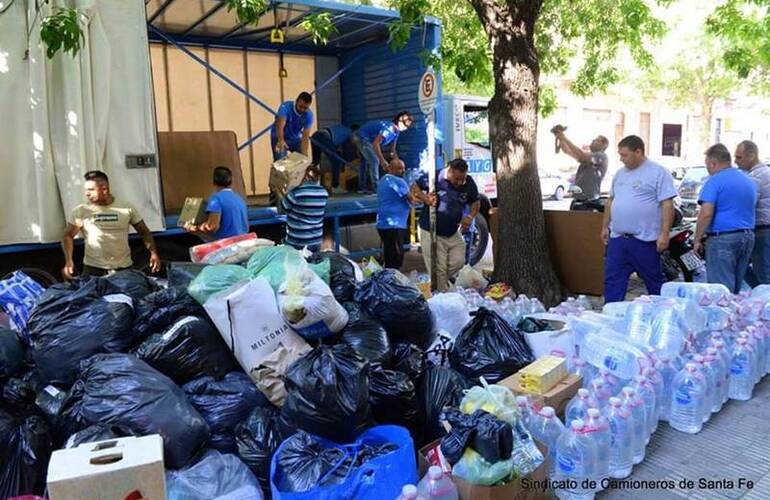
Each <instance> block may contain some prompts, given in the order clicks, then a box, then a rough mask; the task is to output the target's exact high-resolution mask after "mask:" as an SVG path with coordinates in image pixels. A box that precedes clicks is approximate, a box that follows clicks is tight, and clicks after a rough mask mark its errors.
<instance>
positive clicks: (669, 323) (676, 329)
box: [647, 299, 685, 356]
mask: <svg viewBox="0 0 770 500" xmlns="http://www.w3.org/2000/svg"><path fill="white" fill-rule="evenodd" d="M676 306H677V303H676V301H675V300H674V299H670V302H669V301H665V302H663V303H661V304H658V307H661V308H662V309H661V310H659V312H658V313H657V314H656V315H655V317H654V319H653V321H652V334H651V335H650V338H649V341H648V342H647V343H648V344H649V345H650V346H652V347H654V348H655V349H657V350H658V351H659V352H660V353H665V354H667V355H669V356H676V355H677V354H679V352H680V351H681V350H682V346H683V345H684V340H685V335H684V332H682V329H681V328H680V326H679V322H678V320H679V313H678V311H677V309H675V308H676Z"/></svg>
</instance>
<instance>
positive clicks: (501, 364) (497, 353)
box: [449, 307, 535, 384]
mask: <svg viewBox="0 0 770 500" xmlns="http://www.w3.org/2000/svg"><path fill="white" fill-rule="evenodd" d="M471 316H473V319H472V320H471V322H470V323H468V324H467V325H466V326H465V328H463V330H462V331H461V332H460V335H458V336H457V340H455V345H454V348H453V349H452V352H450V353H449V364H450V365H451V366H452V368H454V369H455V370H457V371H458V372H460V373H462V374H463V375H465V376H466V377H468V378H471V379H474V380H478V379H479V377H484V378H485V379H486V381H487V382H488V383H490V384H496V383H497V382H499V381H500V380H502V379H504V378H506V377H508V376H510V375H513V374H514V373H516V372H517V371H519V370H520V369H522V368H524V367H525V366H527V365H528V364H530V363H532V362H533V361H535V357H534V356H533V355H532V349H530V347H529V345H527V341H526V340H525V339H524V337H523V336H522V334H521V333H519V332H517V331H516V330H514V329H513V328H511V327H510V325H508V323H507V322H506V321H505V320H504V319H503V318H501V317H500V316H499V315H498V314H497V313H496V312H494V311H490V310H488V309H485V308H483V307H482V308H480V309H479V310H478V311H476V312H474V313H471Z"/></svg>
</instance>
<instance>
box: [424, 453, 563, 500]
mask: <svg viewBox="0 0 770 500" xmlns="http://www.w3.org/2000/svg"><path fill="white" fill-rule="evenodd" d="M437 443H438V441H434V442H432V443H430V444H428V445H426V446H424V447H423V448H421V449H420V453H419V456H418V457H417V460H418V465H419V467H420V476H424V475H425V474H426V473H427V472H428V467H429V466H430V464H429V463H428V461H427V460H426V458H425V455H426V452H427V451H428V450H429V449H431V448H433V447H434V446H436V444H437ZM537 447H538V448H539V449H540V452H541V453H542V454H543V456H544V457H545V461H544V462H543V463H542V464H540V466H539V467H538V468H537V469H535V470H534V471H533V472H532V473H531V474H529V475H528V476H525V477H522V478H519V479H516V480H515V481H511V482H510V483H508V484H505V485H502V486H480V485H476V484H471V483H468V482H466V481H464V480H462V479H460V478H459V477H452V482H453V483H455V486H457V492H458V494H459V496H460V500H511V499H514V498H515V499H516V500H546V499H551V498H553V497H552V496H551V494H550V491H549V490H548V489H547V488H544V487H543V486H544V485H545V484H546V480H547V478H548V448H546V447H545V446H544V445H543V444H542V443H537Z"/></svg>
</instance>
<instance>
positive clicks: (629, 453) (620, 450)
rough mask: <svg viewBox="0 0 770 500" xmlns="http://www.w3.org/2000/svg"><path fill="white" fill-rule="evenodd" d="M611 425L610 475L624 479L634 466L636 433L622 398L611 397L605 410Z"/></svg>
mask: <svg viewBox="0 0 770 500" xmlns="http://www.w3.org/2000/svg"><path fill="white" fill-rule="evenodd" d="M605 417H606V418H607V421H608V422H609V425H610V469H609V472H610V477H612V478H615V479H623V478H625V477H628V476H630V475H631V468H632V467H633V466H634V433H633V421H632V419H631V412H630V411H629V410H628V408H626V407H625V406H623V402H622V401H621V400H620V398H615V397H613V398H610V403H609V405H608V406H607V409H606V411H605Z"/></svg>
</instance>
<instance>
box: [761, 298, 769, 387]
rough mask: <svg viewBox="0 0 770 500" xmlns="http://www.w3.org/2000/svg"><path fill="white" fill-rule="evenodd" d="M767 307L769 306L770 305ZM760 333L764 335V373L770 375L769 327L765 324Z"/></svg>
mask: <svg viewBox="0 0 770 500" xmlns="http://www.w3.org/2000/svg"><path fill="white" fill-rule="evenodd" d="M768 306H770V303H769V304H768ZM765 307H767V306H765ZM762 331H763V332H764V333H765V373H768V374H770V327H768V325H767V323H765V324H764V325H762Z"/></svg>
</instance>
